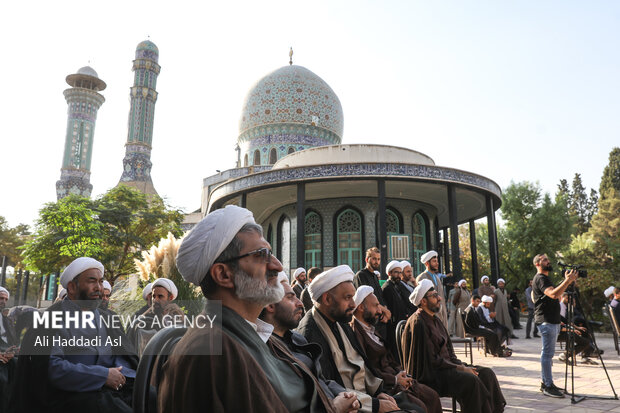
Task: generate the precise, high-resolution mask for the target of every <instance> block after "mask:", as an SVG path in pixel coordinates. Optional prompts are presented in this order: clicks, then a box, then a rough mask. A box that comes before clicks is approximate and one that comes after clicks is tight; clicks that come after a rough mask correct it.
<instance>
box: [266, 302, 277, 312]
mask: <svg viewBox="0 0 620 413" xmlns="http://www.w3.org/2000/svg"><path fill="white" fill-rule="evenodd" d="M265 310H266V311H267V312H268V313H272V314H273V313H275V312H276V305H275V304H269V305H268V306H266V307H265Z"/></svg>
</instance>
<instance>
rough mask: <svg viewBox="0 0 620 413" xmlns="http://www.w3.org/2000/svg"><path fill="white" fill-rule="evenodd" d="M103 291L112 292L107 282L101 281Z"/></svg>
mask: <svg viewBox="0 0 620 413" xmlns="http://www.w3.org/2000/svg"><path fill="white" fill-rule="evenodd" d="M103 289H104V290H108V291H110V292H112V286H111V285H110V283H109V282H108V281H107V280H103Z"/></svg>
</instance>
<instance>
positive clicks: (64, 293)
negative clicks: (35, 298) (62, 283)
mask: <svg viewBox="0 0 620 413" xmlns="http://www.w3.org/2000/svg"><path fill="white" fill-rule="evenodd" d="M66 296H67V290H65V289H64V288H61V289H60V291H58V298H60V299H61V300H64V298H65V297H66Z"/></svg>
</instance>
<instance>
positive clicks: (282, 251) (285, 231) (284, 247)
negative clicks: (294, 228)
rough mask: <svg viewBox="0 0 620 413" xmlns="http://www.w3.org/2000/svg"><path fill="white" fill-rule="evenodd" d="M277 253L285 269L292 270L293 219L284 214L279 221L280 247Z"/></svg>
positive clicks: (288, 272)
mask: <svg viewBox="0 0 620 413" xmlns="http://www.w3.org/2000/svg"><path fill="white" fill-rule="evenodd" d="M276 251H277V252H276V254H277V257H278V259H279V260H280V262H281V263H282V267H284V271H286V273H287V274H290V272H291V220H290V219H288V217H287V216H286V215H282V217H281V218H280V220H279V221H278V248H277V249H276Z"/></svg>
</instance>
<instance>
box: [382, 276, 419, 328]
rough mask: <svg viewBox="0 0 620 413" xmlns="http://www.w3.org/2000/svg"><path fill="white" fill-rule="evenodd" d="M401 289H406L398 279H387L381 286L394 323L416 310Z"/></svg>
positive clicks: (404, 318) (406, 317)
mask: <svg viewBox="0 0 620 413" xmlns="http://www.w3.org/2000/svg"><path fill="white" fill-rule="evenodd" d="M402 289H404V290H405V291H406V290H407V289H406V288H405V286H403V285H402V284H401V282H400V280H399V281H397V282H394V281H392V280H391V279H389V280H387V281H386V282H385V283H384V284H383V287H382V290H383V298H385V302H386V304H387V308H388V309H389V310H390V311H391V312H392V322H393V323H394V325H396V324H398V322H399V321H401V320H406V319H408V318H409V317H410V316H411V315H412V314H413V313H415V312H416V310H417V308H416V307H415V306H414V305H413V304H411V301H409V296H407V297H406V298H405V297H404V295H405V294H404V293H403V292H402ZM407 292H408V291H407Z"/></svg>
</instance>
